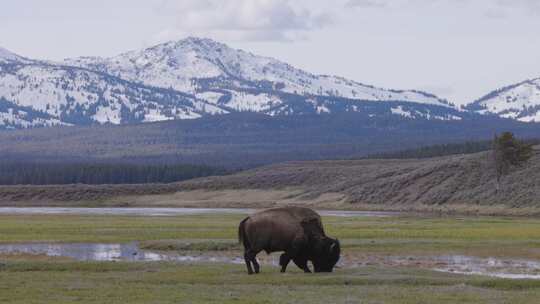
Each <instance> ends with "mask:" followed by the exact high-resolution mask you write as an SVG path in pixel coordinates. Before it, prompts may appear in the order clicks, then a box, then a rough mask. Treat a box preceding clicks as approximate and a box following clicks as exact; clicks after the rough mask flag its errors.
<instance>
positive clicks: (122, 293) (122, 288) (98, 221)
mask: <svg viewBox="0 0 540 304" xmlns="http://www.w3.org/2000/svg"><path fill="white" fill-rule="evenodd" d="M242 218H243V216H242V215H231V214H230V215H224V214H207V215H191V216H176V217H154V216H148V217H142V216H99V215H86V216H80V215H0V245H2V244H4V245H5V244H14V243H18V244H24V243H53V244H57V243H100V244H111V243H129V242H137V243H138V244H139V245H140V246H141V247H142V248H146V249H148V250H157V251H161V252H175V253H181V254H186V255H191V256H202V255H206V256H227V257H231V258H238V257H241V249H240V246H239V245H238V244H237V241H236V228H237V224H238V222H239V221H240V220H241V219H242ZM323 221H324V223H325V226H326V230H327V232H328V234H329V235H330V236H335V237H338V238H339V239H340V240H341V243H342V246H343V258H342V263H341V264H340V268H337V269H336V271H335V272H334V273H332V274H304V273H301V272H300V271H299V270H297V269H295V267H294V266H293V265H291V266H290V267H289V269H288V272H287V273H286V274H281V273H279V272H278V268H277V267H276V266H274V265H272V260H273V258H275V254H274V255H271V256H270V257H266V255H265V254H261V255H260V258H261V260H262V261H263V271H262V273H261V274H259V275H254V276H248V275H247V274H246V273H245V267H244V265H242V264H234V263H224V262H196V261H188V262H170V261H169V262H96V261H76V260H73V259H69V258H65V257H50V256H44V255H40V254H28V253H25V254H23V253H13V252H12V253H0V302H2V303H75V302H76V303H126V302H129V303H537V301H538V298H539V297H540V280H535V279H502V278H496V277H493V276H487V275H464V274H458V273H451V271H450V272H441V271H435V268H439V267H442V266H441V265H440V264H423V261H429V260H430V257H445V256H460V257H474V258H476V259H492V260H501V261H531V263H537V262H540V219H534V218H498V217H433V216H393V217H324V218H323ZM29 223H32V224H31V225H30V224H29ZM398 258H401V260H399V259H398ZM400 261H401V262H400ZM503 270H504V269H503ZM506 270H508V271H511V270H509V269H506ZM501 271H502V270H501ZM531 271H533V274H537V275H539V274H540V269H535V270H531Z"/></svg>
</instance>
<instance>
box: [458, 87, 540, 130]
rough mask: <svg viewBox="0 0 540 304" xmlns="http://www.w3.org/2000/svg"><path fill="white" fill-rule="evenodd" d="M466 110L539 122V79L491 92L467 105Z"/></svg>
mask: <svg viewBox="0 0 540 304" xmlns="http://www.w3.org/2000/svg"><path fill="white" fill-rule="evenodd" d="M467 109H468V110H471V111H477V112H478V113H482V114H495V115H499V116H501V117H505V118H512V119H516V120H519V121H525V122H540V78H537V79H532V80H526V81H523V82H520V83H517V84H514V85H510V86H507V87H504V88H502V89H499V90H496V91H493V92H491V93H489V94H487V95H486V96H484V97H482V98H480V99H479V100H477V101H475V102H474V103H472V104H470V105H468V106H467Z"/></svg>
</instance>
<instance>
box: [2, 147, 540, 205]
mask: <svg viewBox="0 0 540 304" xmlns="http://www.w3.org/2000/svg"><path fill="white" fill-rule="evenodd" d="M539 180H540V146H537V147H536V149H535V155H534V157H533V158H532V159H531V160H530V161H529V163H528V164H527V165H525V166H523V167H520V168H515V169H513V170H512V172H511V173H510V174H509V175H508V176H505V177H504V178H503V179H502V182H501V188H500V190H499V191H498V192H497V191H496V187H495V176H494V170H493V168H492V167H491V164H490V158H489V152H482V153H477V154H471V155H459V156H449V157H439V158H431V159H422V160H418V159H416V160H415V159H408V160H354V161H352V160H351V161H309V162H290V163H284V164H278V165H271V166H267V167H261V168H257V169H253V170H248V171H244V172H240V173H237V174H234V175H229V176H221V177H207V178H201V179H197V180H191V181H186V182H182V183H175V184H166V185H165V184H155V185H149V184H147V185H114V186H113V185H100V186H89V185H72V186H69V185H68V186H66V185H62V186H2V187H0V205H2V206H14V205H15V206H138V207H141V206H189V207H197V206H198V207H252V208H268V207H272V206H276V205H283V204H297V205H307V206H312V207H316V208H331V209H356V210H393V211H419V212H424V211H430V212H433V211H436V212H443V213H448V212H459V213H474V214H499V215H510V214H512V215H540V183H538V181H539Z"/></svg>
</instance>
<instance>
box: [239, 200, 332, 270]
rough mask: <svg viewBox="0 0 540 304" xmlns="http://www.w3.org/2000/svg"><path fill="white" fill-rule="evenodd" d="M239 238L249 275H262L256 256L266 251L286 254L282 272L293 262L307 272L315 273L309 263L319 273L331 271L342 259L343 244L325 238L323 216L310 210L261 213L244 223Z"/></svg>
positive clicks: (240, 228) (282, 257)
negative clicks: (310, 268)
mask: <svg viewBox="0 0 540 304" xmlns="http://www.w3.org/2000/svg"><path fill="white" fill-rule="evenodd" d="M238 238H239V241H240V243H242V244H243V245H244V259H245V261H246V266H247V271H248V273H249V274H253V271H254V270H255V273H259V270H260V265H259V263H258V262H257V259H256V256H257V254H258V253H259V252H261V251H263V250H264V251H266V253H271V252H280V251H283V252H284V253H283V254H282V255H281V256H280V258H279V265H280V266H281V272H285V270H286V269H287V265H288V264H289V262H290V261H291V260H292V261H293V262H294V263H295V264H296V265H297V266H298V267H299V268H301V269H302V270H304V271H305V272H311V271H310V270H309V267H308V265H307V262H308V261H311V263H312V264H313V268H314V270H315V272H331V271H332V269H333V268H334V266H335V265H336V263H337V261H338V260H339V256H340V245H339V241H338V240H337V239H332V238H329V237H327V236H326V235H325V233H324V229H323V226H322V221H321V217H320V216H319V214H317V213H316V212H315V211H313V210H311V209H309V208H302V207H282V208H274V209H268V210H264V211H261V212H257V213H255V214H253V215H250V216H249V217H247V218H245V219H244V220H243V221H242V222H240V226H239V227H238ZM252 264H253V268H255V269H253V268H252V266H251V265H252Z"/></svg>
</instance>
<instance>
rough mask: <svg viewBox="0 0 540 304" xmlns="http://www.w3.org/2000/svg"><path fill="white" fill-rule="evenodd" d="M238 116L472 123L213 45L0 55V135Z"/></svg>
mask: <svg viewBox="0 0 540 304" xmlns="http://www.w3.org/2000/svg"><path fill="white" fill-rule="evenodd" d="M239 111H251V112H258V113H264V114H267V115H302V114H323V113H330V114H333V113H343V112H362V113H363V114H366V115H368V116H369V117H374V116H399V117H405V118H408V119H419V118H421V119H436V120H460V119H462V118H463V116H464V115H467V113H466V112H464V111H460V110H457V109H456V108H455V107H454V106H453V105H451V104H449V103H448V102H447V101H446V100H443V99H441V98H438V97H436V96H435V95H432V94H429V93H424V92H420V91H414V90H410V91H401V90H389V89H382V88H376V87H373V86H369V85H364V84H361V83H358V82H355V81H351V80H347V79H344V78H341V77H337V76H327V75H314V74H311V73H309V72H306V71H303V70H301V69H297V68H294V67H292V66H291V65H289V64H287V63H284V62H281V61H278V60H275V59H272V58H268V57H261V56H256V55H253V54H251V53H248V52H245V51H242V50H236V49H233V48H230V47H228V46H227V45H225V44H222V43H219V42H215V41H213V40H210V39H199V38H187V39H184V40H180V41H176V42H168V43H164V44H160V45H156V46H154V47H150V48H146V49H143V50H139V51H132V52H127V53H123V54H120V55H118V56H115V57H112V58H100V57H81V58H75V59H66V60H64V61H63V62H50V61H38V60H32V59H28V58H25V57H22V56H19V55H17V54H14V53H12V52H10V51H7V50H5V49H0V128H26V127H36V126H50V125H62V124H64V125H87V124H106V123H110V124H125V123H136V122H150V121H162V120H171V119H194V118H199V117H203V116H207V115H217V114H224V113H231V112H239Z"/></svg>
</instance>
